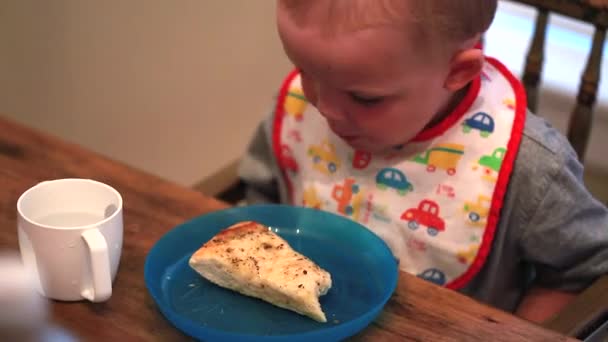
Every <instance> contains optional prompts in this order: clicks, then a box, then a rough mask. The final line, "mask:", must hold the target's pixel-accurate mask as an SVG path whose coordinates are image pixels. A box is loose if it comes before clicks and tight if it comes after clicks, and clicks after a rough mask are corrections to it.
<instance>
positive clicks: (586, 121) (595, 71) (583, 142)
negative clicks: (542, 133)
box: [568, 26, 606, 162]
mask: <svg viewBox="0 0 608 342" xmlns="http://www.w3.org/2000/svg"><path fill="white" fill-rule="evenodd" d="M605 40H606V29H605V28H604V27H599V26H596V28H595V33H594V35H593V46H592V47H591V52H590V53H589V58H588V60H587V66H586V67H585V71H584V73H583V76H582V77H581V84H580V88H579V92H578V96H577V103H576V106H575V108H574V111H573V113H572V115H571V116H570V124H569V126H568V140H569V141H570V143H571V144H572V146H573V147H574V150H575V151H576V153H577V155H578V157H579V159H580V160H581V162H582V161H583V160H584V156H585V151H586V150H587V145H588V143H589V138H590V135H591V126H592V122H593V107H594V105H595V102H596V99H597V92H598V87H599V82H600V71H601V64H602V56H603V52H604V51H603V50H604V49H603V48H604V41H605Z"/></svg>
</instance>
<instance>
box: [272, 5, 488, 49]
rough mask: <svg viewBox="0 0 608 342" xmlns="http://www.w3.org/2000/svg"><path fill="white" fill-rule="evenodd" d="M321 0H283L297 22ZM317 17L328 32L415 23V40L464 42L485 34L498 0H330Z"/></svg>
mask: <svg viewBox="0 0 608 342" xmlns="http://www.w3.org/2000/svg"><path fill="white" fill-rule="evenodd" d="M318 1H319V0H280V6H283V7H284V8H286V9H287V10H288V11H289V12H290V15H291V16H292V18H294V20H296V22H300V23H303V21H304V18H303V17H305V14H306V12H307V11H308V10H310V9H311V7H312V5H314V4H315V2H318ZM328 1H329V3H328V7H327V10H326V11H325V12H324V13H323V14H322V15H324V16H325V18H318V19H319V20H320V21H321V22H323V23H324V27H323V29H324V30H325V32H328V33H331V32H333V33H335V32H339V31H347V30H359V29H364V28H368V27H373V26H380V25H391V24H395V23H414V24H416V25H414V37H412V38H413V39H414V41H415V42H416V43H421V44H424V43H428V42H440V43H441V44H451V43H453V44H462V43H463V42H466V41H468V40H470V39H473V38H475V37H476V36H479V35H481V34H483V33H484V32H485V31H486V30H487V29H488V28H489V27H490V24H491V23H492V21H493V20H494V15H495V13H496V7H497V0H328Z"/></svg>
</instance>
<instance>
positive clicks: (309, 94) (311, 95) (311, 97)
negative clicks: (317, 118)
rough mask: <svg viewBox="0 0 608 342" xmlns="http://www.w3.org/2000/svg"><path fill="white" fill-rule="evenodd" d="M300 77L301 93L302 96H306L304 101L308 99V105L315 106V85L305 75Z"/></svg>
mask: <svg viewBox="0 0 608 342" xmlns="http://www.w3.org/2000/svg"><path fill="white" fill-rule="evenodd" d="M300 77H301V79H302V91H303V92H304V96H306V99H308V101H309V102H310V103H312V104H313V105H316V103H317V91H316V85H315V84H314V83H313V81H312V80H311V79H310V78H309V77H307V76H306V75H304V74H301V75H300Z"/></svg>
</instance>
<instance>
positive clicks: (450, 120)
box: [411, 77, 481, 142]
mask: <svg viewBox="0 0 608 342" xmlns="http://www.w3.org/2000/svg"><path fill="white" fill-rule="evenodd" d="M480 89H481V77H477V78H475V79H474V80H473V82H471V86H470V87H469V90H468V91H467V94H466V95H465V97H464V99H462V101H461V102H460V103H459V104H458V106H456V108H455V109H454V110H453V111H452V112H451V113H450V114H449V115H448V116H446V117H445V118H444V119H443V120H442V121H441V122H440V123H438V124H436V125H435V126H433V127H430V128H427V129H425V130H423V131H422V132H420V133H418V135H416V136H415V137H414V139H412V140H411V141H412V142H415V141H424V140H429V139H433V138H435V137H438V136H440V135H442V134H443V133H445V131H447V130H448V129H450V128H451V127H452V126H454V124H456V123H457V122H458V121H460V119H462V116H463V115H465V114H466V113H467V112H468V110H469V109H470V108H471V106H472V105H473V102H475V100H476V99H477V96H478V95H479V90H480Z"/></svg>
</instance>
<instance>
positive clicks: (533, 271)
mask: <svg viewBox="0 0 608 342" xmlns="http://www.w3.org/2000/svg"><path fill="white" fill-rule="evenodd" d="M272 122H273V115H270V117H269V118H268V119H267V120H265V121H264V122H263V123H262V124H261V125H260V127H259V128H258V130H257V132H256V134H255V136H254V137H253V139H252V141H251V143H250V145H249V147H248V150H247V153H246V155H245V156H244V157H243V159H242V162H241V165H240V168H239V175H240V177H241V179H242V180H243V181H244V182H245V183H246V184H247V201H248V202H249V203H268V202H287V197H286V187H285V186H284V184H283V182H282V179H281V177H279V174H280V173H279V168H278V165H277V162H276V160H275V158H274V156H273V153H272V142H271V140H270V137H271V134H270V132H272ZM582 177H583V167H582V165H581V164H580V163H579V162H578V159H577V157H576V154H575V152H574V151H573V149H572V148H571V146H570V144H569V143H568V141H567V140H566V139H565V138H564V136H563V135H562V134H561V133H559V131H557V130H556V129H554V128H552V127H551V126H550V125H549V124H548V123H547V122H546V121H545V120H543V119H542V118H539V117H537V116H534V115H532V114H530V113H528V114H527V118H526V126H525V129H524V133H523V137H522V140H521V146H520V150H519V153H518V155H517V158H516V161H515V166H514V170H513V173H512V176H511V180H510V183H509V186H508V190H507V194H506V197H505V202H504V205H503V208H502V211H501V216H500V221H499V223H498V228H497V230H496V235H495V238H494V241H493V246H492V249H491V252H490V255H489V257H488V259H487V261H486V263H485V265H484V267H483V268H482V270H481V271H480V272H479V273H478V274H477V276H475V278H473V280H472V281H471V282H470V283H469V284H468V285H467V286H466V287H465V288H463V289H461V290H460V292H462V293H464V294H467V295H469V296H471V297H473V298H475V299H477V300H479V301H482V302H485V303H487V304H490V305H492V306H496V307H499V308H501V309H504V310H507V311H514V310H515V309H516V308H517V305H518V304H519V302H520V300H521V298H522V296H523V295H524V294H525V292H526V290H527V289H528V288H529V287H530V286H531V285H532V284H534V285H538V286H541V287H545V288H551V289H558V290H564V291H580V290H582V289H584V288H586V287H587V286H589V285H590V284H591V283H592V282H593V281H594V280H595V279H596V278H597V277H598V276H600V275H603V274H606V273H608V211H607V209H606V207H605V206H604V205H603V204H602V203H600V202H599V201H597V200H596V199H594V198H593V196H592V195H591V194H590V193H589V192H588V191H587V189H586V188H585V186H584V183H583V179H582Z"/></svg>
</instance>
